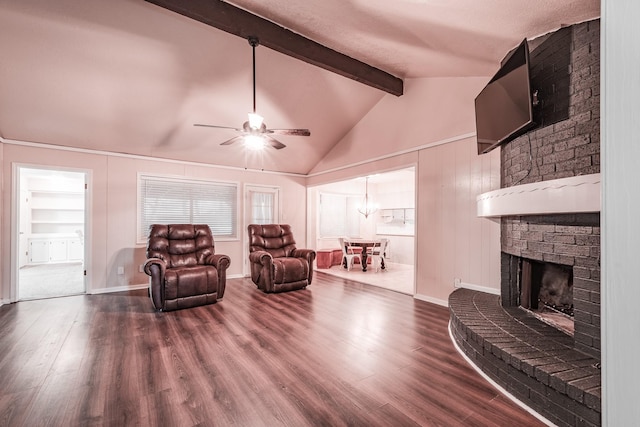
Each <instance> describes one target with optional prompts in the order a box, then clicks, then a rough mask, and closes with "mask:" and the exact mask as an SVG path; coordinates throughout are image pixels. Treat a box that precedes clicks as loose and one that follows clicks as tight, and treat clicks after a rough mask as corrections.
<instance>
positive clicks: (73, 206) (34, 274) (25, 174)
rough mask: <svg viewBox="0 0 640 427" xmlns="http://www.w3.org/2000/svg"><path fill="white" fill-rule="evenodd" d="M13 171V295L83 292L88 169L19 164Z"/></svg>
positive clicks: (39, 296) (32, 296) (19, 297)
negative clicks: (14, 183) (14, 210)
mask: <svg viewBox="0 0 640 427" xmlns="http://www.w3.org/2000/svg"><path fill="white" fill-rule="evenodd" d="M15 176H16V178H17V179H16V180H15V182H16V184H17V188H16V194H17V200H16V202H17V203H16V206H17V215H16V219H17V224H16V227H15V229H16V232H17V239H16V241H17V246H18V247H17V254H18V256H17V257H16V261H17V265H16V267H17V269H16V271H17V274H16V275H15V277H16V295H17V298H16V299H17V300H19V301H20V300H32V299H42V298H54V297H61V296H69V295H78V294H83V293H85V292H86V286H85V277H86V276H85V224H86V188H87V174H86V173H85V172H77V171H70V170H55V169H48V168H39V167H26V166H18V167H17V169H16V171H15Z"/></svg>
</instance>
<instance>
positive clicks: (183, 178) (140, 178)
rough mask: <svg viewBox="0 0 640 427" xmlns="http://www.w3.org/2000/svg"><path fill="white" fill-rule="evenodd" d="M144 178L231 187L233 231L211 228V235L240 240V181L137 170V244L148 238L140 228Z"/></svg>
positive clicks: (217, 237) (218, 239) (220, 239)
mask: <svg viewBox="0 0 640 427" xmlns="http://www.w3.org/2000/svg"><path fill="white" fill-rule="evenodd" d="M145 179H150V180H154V181H160V182H176V183H182V184H187V185H188V184H189V183H192V184H196V185H212V186H215V185H221V186H226V187H233V188H234V190H235V198H234V203H235V206H234V209H235V215H233V218H232V219H231V221H232V226H233V229H234V231H235V233H234V234H232V235H225V236H221V235H219V234H218V235H216V233H215V231H214V230H212V232H213V236H214V238H215V240H216V242H231V241H238V240H240V237H239V233H240V225H241V224H240V215H241V212H240V210H241V207H242V205H241V203H240V197H241V194H240V183H239V182H237V181H225V180H217V179H205V178H194V177H187V176H183V175H166V174H154V173H146V172H138V174H137V181H136V187H137V203H136V243H137V244H141V245H142V244H146V242H147V238H148V233H149V231H148V230H142V222H143V221H142V202H143V191H142V183H143V181H144V180H145Z"/></svg>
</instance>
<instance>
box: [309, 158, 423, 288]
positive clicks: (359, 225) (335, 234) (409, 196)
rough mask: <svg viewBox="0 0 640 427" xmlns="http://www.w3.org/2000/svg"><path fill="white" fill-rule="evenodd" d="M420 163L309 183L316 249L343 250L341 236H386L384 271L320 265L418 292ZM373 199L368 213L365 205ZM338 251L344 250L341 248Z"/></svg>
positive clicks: (330, 271) (375, 283) (353, 277)
mask: <svg viewBox="0 0 640 427" xmlns="http://www.w3.org/2000/svg"><path fill="white" fill-rule="evenodd" d="M416 188H417V187H416V170H415V166H408V167H405V168H401V169H397V170H390V171H384V172H380V173H376V174H372V175H366V176H359V177H355V178H351V179H346V180H342V181H337V182H331V183H327V184H320V185H317V186H314V187H309V189H308V192H307V197H308V199H309V204H308V208H309V212H310V214H309V223H308V226H309V229H310V230H312V233H311V234H312V240H315V248H316V250H331V251H335V250H336V249H337V250H338V251H339V250H340V249H339V247H340V244H339V243H338V239H339V238H340V237H353V238H364V239H386V240H387V242H388V246H387V248H388V249H387V250H386V251H385V265H386V268H385V269H384V270H380V271H379V272H377V273H376V272H375V270H374V269H367V270H366V271H363V270H362V268H352V269H350V270H347V269H345V268H343V266H342V265H341V264H340V263H339V259H338V263H336V262H334V256H333V252H332V256H331V259H332V261H331V264H332V265H331V266H330V267H328V268H322V269H318V271H320V272H323V273H327V274H330V275H334V276H338V277H343V278H347V279H350V280H355V281H358V282H362V283H366V284H369V285H373V286H378V287H381V288H386V289H389V290H393V291H396V292H400V293H404V294H408V295H414V294H415V251H416V249H415V247H416V238H415V226H416V214H415V212H416V209H415V208H416V199H417V194H416ZM366 204H370V205H371V206H370V207H371V209H369V210H368V211H367V215H366V216H365V214H364V212H363V209H362V207H363V206H364V205H366ZM338 253H339V252H338Z"/></svg>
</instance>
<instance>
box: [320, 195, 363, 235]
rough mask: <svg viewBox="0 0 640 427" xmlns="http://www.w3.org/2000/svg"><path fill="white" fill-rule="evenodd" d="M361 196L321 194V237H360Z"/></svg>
mask: <svg viewBox="0 0 640 427" xmlns="http://www.w3.org/2000/svg"><path fill="white" fill-rule="evenodd" d="M359 203H360V197H357V196H348V195H345V194H329V193H321V194H320V215H319V216H320V237H321V238H327V237H358V236H360V218H359V217H358V215H360V214H359V213H358V205H359Z"/></svg>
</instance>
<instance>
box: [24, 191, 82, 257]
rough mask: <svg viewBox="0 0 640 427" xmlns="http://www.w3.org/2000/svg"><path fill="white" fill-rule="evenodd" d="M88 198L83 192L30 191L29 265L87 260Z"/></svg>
mask: <svg viewBox="0 0 640 427" xmlns="http://www.w3.org/2000/svg"><path fill="white" fill-rule="evenodd" d="M84 197H85V195H84V192H79V191H47V190H32V191H30V194H29V203H28V205H29V221H28V222H29V226H28V229H27V230H28V231H27V233H28V239H27V241H28V248H29V249H28V263H29V264H43V263H62V262H73V261H82V260H83V259H84V238H83V236H84Z"/></svg>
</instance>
